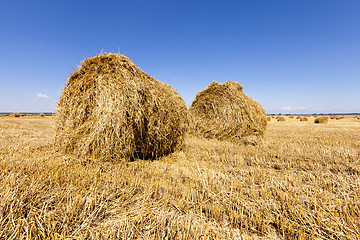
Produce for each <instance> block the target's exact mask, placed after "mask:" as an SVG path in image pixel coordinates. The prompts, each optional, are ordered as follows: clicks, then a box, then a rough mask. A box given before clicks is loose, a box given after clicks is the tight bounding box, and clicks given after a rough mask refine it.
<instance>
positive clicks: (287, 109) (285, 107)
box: [282, 106, 293, 111]
mask: <svg viewBox="0 0 360 240" xmlns="http://www.w3.org/2000/svg"><path fill="white" fill-rule="evenodd" d="M282 110H285V111H292V110H293V108H292V107H289V106H284V107H282Z"/></svg>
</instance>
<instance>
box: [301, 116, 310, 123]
mask: <svg viewBox="0 0 360 240" xmlns="http://www.w3.org/2000/svg"><path fill="white" fill-rule="evenodd" d="M300 121H301V122H306V121H308V119H307V118H306V117H303V118H300Z"/></svg>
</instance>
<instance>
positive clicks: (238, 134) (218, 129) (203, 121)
mask: <svg viewBox="0 0 360 240" xmlns="http://www.w3.org/2000/svg"><path fill="white" fill-rule="evenodd" d="M242 89H243V88H242V86H241V84H239V83H237V82H233V81H227V82H226V83H224V84H220V83H217V82H215V81H214V82H212V83H211V84H210V85H209V86H208V87H207V88H206V89H204V90H202V91H200V92H199V93H198V94H197V95H196V97H195V100H194V101H193V102H192V104H191V106H190V109H189V113H188V114H189V126H190V131H191V133H193V134H195V135H198V136H201V137H205V138H208V139H218V140H227V141H232V142H236V143H240V142H242V143H251V144H256V142H257V140H259V138H260V137H262V136H263V134H264V131H265V128H266V125H267V122H266V115H265V110H264V109H263V108H262V106H261V105H260V104H259V103H257V102H256V101H254V100H253V99H251V98H250V97H248V96H246V95H245V94H244V93H243V91H242Z"/></svg>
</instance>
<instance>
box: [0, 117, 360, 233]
mask: <svg viewBox="0 0 360 240" xmlns="http://www.w3.org/2000/svg"><path fill="white" fill-rule="evenodd" d="M53 125H54V123H53V118H52V117H48V116H46V117H38V118H13V117H4V118H1V119H0V133H1V134H0V181H1V185H0V186H1V188H0V239H46V238H51V239H356V238H358V236H359V234H360V233H359V228H360V224H359V223H360V219H359V216H360V208H359V197H360V191H359V189H360V181H359V180H360V178H359V176H360V168H359V159H360V120H358V119H357V118H352V117H345V119H341V120H336V119H329V121H328V123H326V124H315V123H314V118H313V117H309V121H299V119H295V118H287V119H286V121H285V122H277V121H274V120H272V121H270V122H269V123H268V127H267V131H266V132H265V135H264V140H263V141H262V142H261V143H259V144H258V145H256V146H252V145H236V144H232V143H229V142H222V141H216V140H205V139H202V138H198V137H194V136H191V135H187V136H186V139H185V147H184V149H183V150H182V151H177V152H175V153H173V154H171V155H169V156H166V157H163V158H160V159H159V160H157V161H143V160H135V161H132V162H126V161H116V160H114V161H100V160H98V159H88V158H75V157H73V156H66V155H62V154H59V153H57V152H56V151H54V148H53V136H54V129H53Z"/></svg>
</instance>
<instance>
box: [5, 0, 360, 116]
mask: <svg viewBox="0 0 360 240" xmlns="http://www.w3.org/2000/svg"><path fill="white" fill-rule="evenodd" d="M101 52H119V53H122V54H125V55H127V56H129V57H130V58H131V59H132V60H133V61H134V62H135V64H137V65H138V66H139V67H140V68H141V69H142V70H143V71H145V72H146V73H148V74H149V75H151V76H153V77H155V78H157V79H158V80H160V81H162V82H165V83H167V84H170V85H172V86H173V87H174V88H175V89H176V90H177V91H178V92H179V93H180V94H181V95H182V97H183V98H184V100H185V101H186V103H187V104H188V105H190V104H191V102H192V100H193V99H194V98H195V95H196V93H197V92H198V91H199V90H201V89H204V88H206V87H207V86H208V85H209V84H210V83H211V82H212V81H213V80H215V81H218V82H221V83H224V82H226V81H227V80H229V79H230V80H233V81H237V82H239V83H241V84H242V85H243V86H244V92H245V93H246V94H247V95H248V96H250V97H252V98H254V99H255V100H256V101H258V102H260V103H261V104H262V105H263V107H264V108H265V110H266V111H267V113H321V112H324V113H327V112H360V94H359V89H360V1H358V0H355V1H351V0H346V1H343V0H337V1H334V0H315V1H314V0H292V1H289V0H279V1H278V0H273V1H269V0H248V1H241V0H240V1H211V0H208V1H196V0H193V1H187V0H184V1H171V0H166V1H165V0H164V1H156V0H155V1H135V0H134V1H92V0H87V1H80V0H79V1H52V0H47V1H36V0H34V1H28V0H26V1H25V0H24V1H19V0H3V1H0V112H48V111H54V109H55V107H56V102H57V101H58V99H59V96H60V91H61V89H62V88H63V87H64V86H65V84H66V81H67V78H68V77H69V75H70V74H71V73H72V72H73V71H74V70H75V69H76V68H77V66H78V65H79V64H80V62H81V61H82V60H83V59H84V58H87V57H91V56H94V55H97V54H99V53H101Z"/></svg>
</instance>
